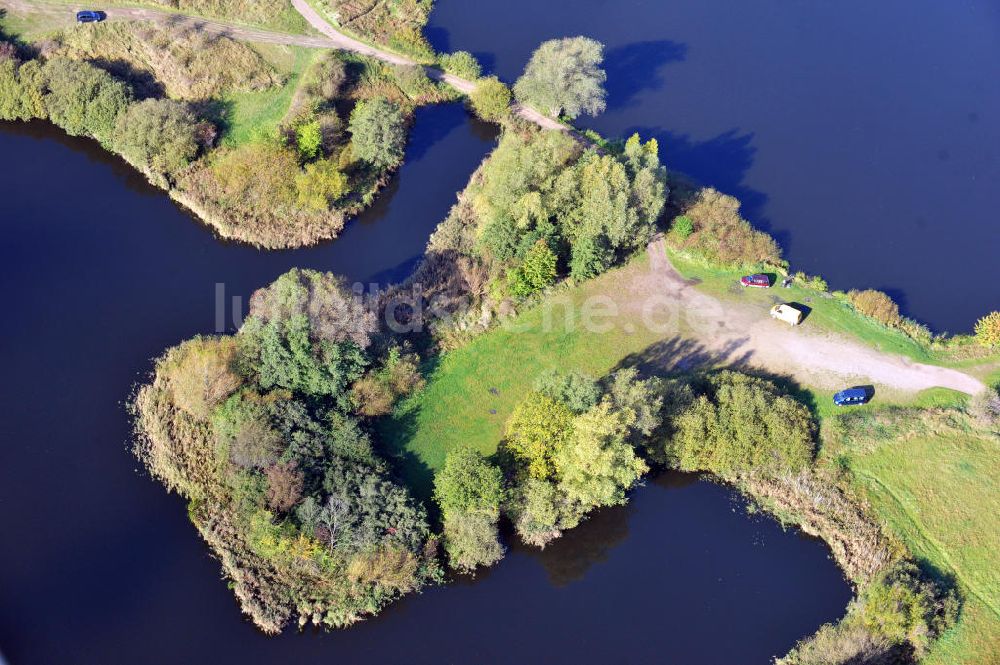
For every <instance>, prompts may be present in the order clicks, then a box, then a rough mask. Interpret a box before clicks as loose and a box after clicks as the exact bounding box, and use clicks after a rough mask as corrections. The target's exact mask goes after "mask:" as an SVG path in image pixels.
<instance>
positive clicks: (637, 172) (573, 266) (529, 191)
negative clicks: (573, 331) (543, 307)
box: [430, 130, 668, 298]
mask: <svg viewBox="0 0 1000 665" xmlns="http://www.w3.org/2000/svg"><path fill="white" fill-rule="evenodd" d="M667 191H668V190H667V185H666V171H665V169H664V168H663V167H662V166H661V165H660V160H659V156H658V154H657V145H656V141H649V142H647V143H643V142H642V141H640V139H639V137H638V136H633V137H632V138H630V139H629V140H628V141H627V142H626V143H624V144H623V145H621V146H619V147H618V148H616V149H614V150H613V151H611V152H610V153H601V152H598V151H597V150H596V149H593V148H591V149H587V150H584V149H582V148H581V146H580V145H579V144H578V143H576V142H575V141H574V140H573V139H572V138H571V137H569V136H566V135H564V134H562V133H560V132H539V131H532V130H527V131H525V132H523V133H522V132H518V131H514V130H507V131H505V133H504V135H503V137H502V138H501V140H500V144H499V145H498V146H497V148H496V149H495V150H494V151H493V153H492V155H491V156H490V157H489V159H487V160H486V162H484V164H483V165H482V166H481V167H480V170H479V171H478V172H477V174H476V176H475V177H474V178H473V179H472V182H471V183H470V185H469V187H468V188H467V189H466V191H465V192H464V194H463V195H462V197H461V203H460V204H459V205H458V206H456V207H455V208H454V209H453V210H452V213H451V215H449V217H448V219H447V220H445V221H444V222H443V223H442V224H441V225H440V226H439V227H438V229H437V231H435V234H434V236H433V237H432V238H431V243H430V251H431V252H432V253H446V252H457V253H458V254H461V255H464V256H467V257H469V258H470V259H472V260H473V261H474V262H476V263H477V264H479V265H482V266H483V267H484V270H485V271H486V272H487V274H488V275H489V276H490V277H491V278H492V280H493V291H494V294H495V296H496V297H498V298H503V297H504V296H506V295H512V296H514V297H517V298H523V297H526V296H528V295H531V294H533V293H536V292H537V291H539V290H541V289H543V288H545V287H546V286H547V285H549V284H551V283H552V282H554V281H555V280H556V279H557V278H558V276H559V275H564V274H569V275H571V276H572V277H574V278H578V279H585V278H588V277H592V276H594V275H597V274H599V273H600V272H602V271H604V270H606V269H607V268H609V267H610V266H612V265H614V264H615V263H616V262H618V261H620V260H623V259H624V258H625V257H627V256H628V255H630V254H631V253H632V252H634V251H636V250H638V249H640V248H643V247H645V245H646V243H647V242H648V241H649V239H650V238H651V236H652V234H653V232H654V229H655V225H656V222H657V220H658V219H659V217H660V214H661V213H662V211H663V207H664V205H665V202H666V197H667Z"/></svg>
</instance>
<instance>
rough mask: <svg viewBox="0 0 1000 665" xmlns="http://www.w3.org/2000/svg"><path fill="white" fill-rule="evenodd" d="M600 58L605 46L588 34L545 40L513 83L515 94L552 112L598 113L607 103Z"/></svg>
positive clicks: (532, 104)
mask: <svg viewBox="0 0 1000 665" xmlns="http://www.w3.org/2000/svg"><path fill="white" fill-rule="evenodd" d="M603 61H604V46H603V45H602V44H601V43H600V42H598V41H595V40H593V39H588V38H587V37H570V38H566V39H553V40H550V41H547V42H544V43H542V45H541V46H539V47H538V49H537V50H536V51H535V52H534V53H533V54H532V56H531V61H530V62H528V66H527V68H526V69H525V70H524V75H523V76H521V78H519V79H518V80H517V83H515V84H514V94H515V95H517V98H518V99H519V100H520V101H522V102H524V103H526V104H529V105H531V106H534V107H536V108H538V109H539V110H541V111H544V112H545V113H548V114H549V115H551V116H558V115H560V114H564V115H566V116H567V117H569V118H575V117H577V116H578V115H580V114H582V113H585V114H587V115H597V114H598V113H600V112H601V111H603V110H604V108H605V106H606V104H605V101H604V98H605V95H606V93H605V90H604V82H605V81H606V80H607V74H605V72H604V70H603V69H601V64H602V62H603Z"/></svg>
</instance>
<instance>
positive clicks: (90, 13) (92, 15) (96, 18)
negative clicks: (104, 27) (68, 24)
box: [76, 9, 105, 23]
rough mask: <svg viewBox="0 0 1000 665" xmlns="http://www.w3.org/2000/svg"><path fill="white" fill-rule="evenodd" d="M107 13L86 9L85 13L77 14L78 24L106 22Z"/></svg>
mask: <svg viewBox="0 0 1000 665" xmlns="http://www.w3.org/2000/svg"><path fill="white" fill-rule="evenodd" d="M104 17H105V13H104V12H98V11H94V10H92V9H84V10H83V11H80V12H77V13H76V22H77V23H100V22H101V21H103V20H104Z"/></svg>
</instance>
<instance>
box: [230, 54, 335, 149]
mask: <svg viewBox="0 0 1000 665" xmlns="http://www.w3.org/2000/svg"><path fill="white" fill-rule="evenodd" d="M254 49H255V50H256V51H257V52H258V53H260V55H261V56H262V57H263V58H264V59H265V60H267V61H268V63H270V64H271V66H273V67H274V68H275V70H276V71H277V72H279V73H280V74H281V75H282V76H283V78H284V82H283V83H282V85H280V86H275V87H272V88H268V89H267V90H260V91H252V92H236V93H229V94H227V95H225V97H224V98H223V102H224V103H225V104H226V105H228V106H229V109H228V116H229V117H228V118H227V122H228V127H227V129H226V132H225V134H224V135H223V143H224V144H226V145H231V146H239V145H243V144H246V143H249V142H251V141H253V140H254V139H257V138H260V137H261V136H266V135H270V134H273V133H274V131H275V128H276V127H277V126H278V123H280V122H281V120H282V118H284V117H285V114H286V113H287V112H288V108H289V106H290V105H291V103H292V98H293V97H294V96H295V91H296V89H297V88H298V86H299V83H300V82H301V80H302V74H303V73H304V72H305V71H306V69H308V68H309V65H311V64H312V63H313V61H314V60H315V59H316V58H317V57H318V56H319V55H320V54H321V53H323V51H320V50H317V49H309V48H304V47H301V46H284V45H280V44H255V45H254Z"/></svg>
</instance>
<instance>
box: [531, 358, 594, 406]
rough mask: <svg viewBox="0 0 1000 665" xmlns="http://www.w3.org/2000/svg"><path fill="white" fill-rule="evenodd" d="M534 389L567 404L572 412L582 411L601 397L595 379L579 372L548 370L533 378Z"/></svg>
mask: <svg viewBox="0 0 1000 665" xmlns="http://www.w3.org/2000/svg"><path fill="white" fill-rule="evenodd" d="M534 389H535V391H536V392H539V393H541V394H543V395H545V396H546V397H551V398H552V399H554V400H556V401H557V402H561V403H562V404H564V405H566V406H568V407H569V408H570V409H571V410H572V411H573V412H574V413H583V412H585V411H588V410H589V409H590V408H592V407H593V406H595V405H596V404H597V402H598V400H599V399H600V398H601V388H600V386H598V385H597V381H595V380H594V379H593V378H591V377H589V376H587V375H586V374H581V373H579V372H565V373H563V372H560V371H558V370H554V369H552V370H548V371H546V372H542V373H541V374H540V375H539V376H538V378H536V379H535V385H534Z"/></svg>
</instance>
